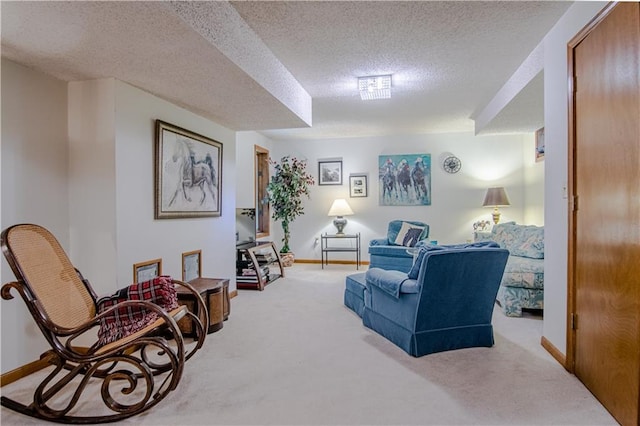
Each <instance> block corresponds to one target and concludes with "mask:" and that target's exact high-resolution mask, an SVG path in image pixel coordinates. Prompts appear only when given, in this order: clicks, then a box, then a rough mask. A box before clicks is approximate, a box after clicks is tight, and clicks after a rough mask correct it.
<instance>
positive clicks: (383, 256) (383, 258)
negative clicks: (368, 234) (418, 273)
mask: <svg viewBox="0 0 640 426" xmlns="http://www.w3.org/2000/svg"><path fill="white" fill-rule="evenodd" d="M403 224H408V225H409V226H407V225H404V229H406V228H407V227H414V228H415V229H419V228H421V231H420V233H419V234H418V236H417V238H416V239H414V240H412V241H410V242H409V243H408V244H409V245H403V244H401V242H402V238H400V239H399V238H398V235H400V233H401V231H402V230H403ZM428 236H429V225H427V224H426V223H424V222H418V221H411V220H392V221H391V222H389V226H388V228H387V237H386V238H377V239H373V240H371V241H370V242H369V268H381V269H393V270H396V271H403V272H409V269H411V265H413V255H412V254H411V253H409V252H408V251H407V249H408V248H411V247H415V246H421V245H423V244H424V243H425V238H427V237H428ZM413 242H415V244H411V243H413Z"/></svg>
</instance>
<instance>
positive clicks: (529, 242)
mask: <svg viewBox="0 0 640 426" xmlns="http://www.w3.org/2000/svg"><path fill="white" fill-rule="evenodd" d="M474 239H475V241H494V242H496V243H498V244H499V245H500V247H502V248H505V249H507V250H509V259H508V260H507V266H506V267H505V270H504V275H503V276H502V281H501V283H500V289H499V290H498V296H497V298H496V300H497V301H498V304H499V305H500V307H501V308H502V312H503V313H504V314H505V315H507V316H510V317H519V316H522V309H523V308H524V309H543V308H544V227H542V226H534V225H519V224H517V223H515V222H505V223H499V224H497V225H494V227H493V229H492V230H491V232H476V233H475V235H474Z"/></svg>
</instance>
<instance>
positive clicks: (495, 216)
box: [491, 207, 500, 225]
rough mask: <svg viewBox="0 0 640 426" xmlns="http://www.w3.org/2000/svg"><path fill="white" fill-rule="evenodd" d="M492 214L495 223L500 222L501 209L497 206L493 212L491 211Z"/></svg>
mask: <svg viewBox="0 0 640 426" xmlns="http://www.w3.org/2000/svg"><path fill="white" fill-rule="evenodd" d="M491 216H493V223H495V224H496V225H497V224H498V222H500V211H499V210H498V208H497V207H496V208H494V209H493V213H491Z"/></svg>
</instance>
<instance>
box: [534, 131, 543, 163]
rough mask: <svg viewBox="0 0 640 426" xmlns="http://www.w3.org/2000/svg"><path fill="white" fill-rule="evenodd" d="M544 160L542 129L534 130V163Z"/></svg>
mask: <svg viewBox="0 0 640 426" xmlns="http://www.w3.org/2000/svg"><path fill="white" fill-rule="evenodd" d="M543 160H544V127H542V128H540V129H538V130H536V163H537V162H538V161H543Z"/></svg>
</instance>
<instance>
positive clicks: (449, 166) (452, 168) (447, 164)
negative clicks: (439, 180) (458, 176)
mask: <svg viewBox="0 0 640 426" xmlns="http://www.w3.org/2000/svg"><path fill="white" fill-rule="evenodd" d="M461 167H462V162H461V161H460V159H459V158H458V157H456V156H455V155H450V156H449V157H447V158H445V159H444V161H443V162H442V168H444V171H445V172H447V173H458V172H459V171H460V168H461Z"/></svg>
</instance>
